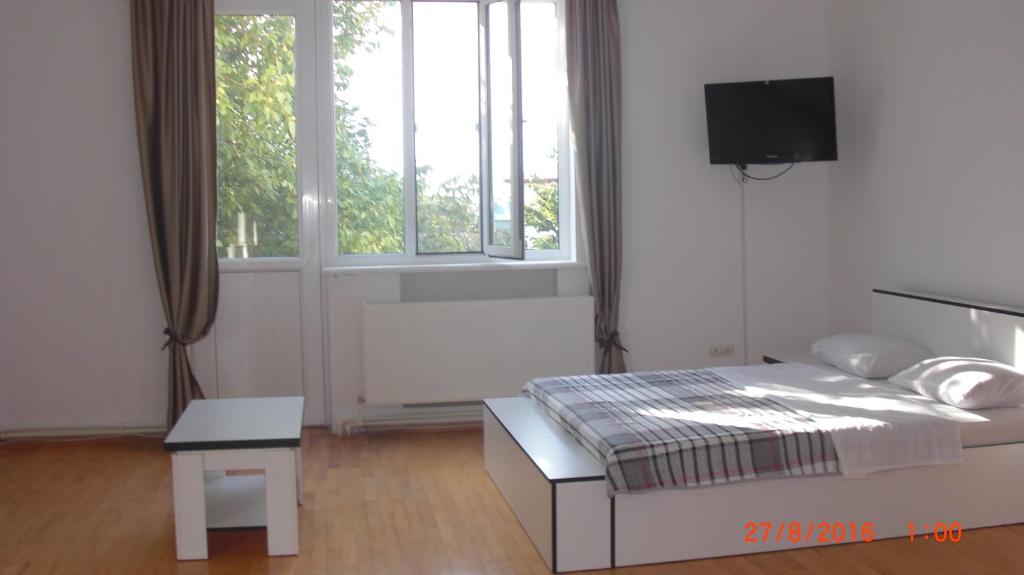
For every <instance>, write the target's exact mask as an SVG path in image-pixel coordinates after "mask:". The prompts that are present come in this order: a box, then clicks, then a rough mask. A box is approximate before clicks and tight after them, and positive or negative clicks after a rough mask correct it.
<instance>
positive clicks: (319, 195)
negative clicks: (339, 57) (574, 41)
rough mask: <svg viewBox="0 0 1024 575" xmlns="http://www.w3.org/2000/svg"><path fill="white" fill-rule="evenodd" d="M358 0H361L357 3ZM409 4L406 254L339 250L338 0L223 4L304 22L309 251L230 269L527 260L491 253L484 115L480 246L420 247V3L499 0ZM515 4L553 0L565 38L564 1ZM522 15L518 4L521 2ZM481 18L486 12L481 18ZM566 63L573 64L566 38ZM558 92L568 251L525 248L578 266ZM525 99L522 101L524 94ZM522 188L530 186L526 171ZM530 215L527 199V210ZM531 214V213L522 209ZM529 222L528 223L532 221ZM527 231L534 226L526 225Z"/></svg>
mask: <svg viewBox="0 0 1024 575" xmlns="http://www.w3.org/2000/svg"><path fill="white" fill-rule="evenodd" d="M347 1H358V0H347ZM397 1H399V2H400V4H401V7H402V23H403V28H402V55H403V67H402V76H403V79H402V83H403V150H404V166H403V184H402V185H403V206H404V211H405V213H404V216H405V217H404V226H403V232H404V240H405V241H404V244H405V251H404V253H400V254H340V253H339V250H338V247H339V246H338V211H337V210H338V200H337V181H336V177H337V166H336V156H335V141H334V138H335V117H334V103H335V102H334V97H335V95H334V61H333V40H334V39H333V30H332V26H333V0H216V3H215V7H214V11H215V15H216V16H222V15H285V16H292V17H294V18H295V47H294V50H295V118H296V135H295V162H296V202H297V204H298V205H297V211H298V218H297V222H296V233H297V234H298V247H299V253H298V255H297V256H279V257H252V258H237V257H236V258H227V257H224V258H219V264H220V270H221V271H222V272H249V271H299V270H302V269H304V268H305V267H306V266H307V265H308V264H310V263H311V262H312V261H313V260H317V259H318V260H319V263H320V264H321V265H320V266H319V267H321V268H323V269H358V268H380V267H391V266H394V267H420V266H422V267H423V269H427V268H433V267H436V266H442V267H443V266H448V265H453V266H457V267H466V266H469V267H473V266H476V265H480V266H483V267H494V266H502V265H513V266H514V265H517V264H518V263H520V262H517V261H508V260H503V259H501V256H499V255H497V254H495V255H494V256H491V255H487V253H485V252H484V249H485V248H486V244H487V241H488V240H489V230H488V229H487V226H488V225H489V213H490V202H489V201H488V199H489V198H486V197H485V195H486V194H488V193H489V189H487V188H485V185H484V174H485V172H484V170H485V167H484V162H485V152H484V149H483V146H484V140H483V137H484V117H483V110H481V116H480V125H481V129H480V138H481V149H480V164H481V166H480V181H481V191H480V194H481V198H480V233H481V238H480V239H481V248H482V250H481V251H480V252H468V253H445V254H428V253H422V254H421V253H417V247H418V246H417V243H418V230H417V223H418V217H417V213H416V204H417V202H416V196H417V194H416V161H415V109H414V105H415V100H414V93H413V87H414V81H415V77H414V73H415V70H414V64H413V65H407V63H410V62H413V42H412V40H413V38H412V34H413V21H412V16H413V10H412V5H413V2H467V3H471V4H477V5H478V6H479V7H480V9H479V11H478V14H482V13H483V10H485V9H486V6H487V5H489V4H491V3H493V2H495V1H497V0H397ZM511 1H512V3H513V4H515V5H518V4H520V3H531V2H544V3H553V4H554V6H555V13H556V16H557V19H558V23H557V26H558V31H559V34H560V36H561V37H564V35H565V5H564V1H563V0H511ZM517 11H518V8H517ZM479 22H480V19H479V16H478V23H479ZM514 55H515V56H514V57H515V62H514V69H515V70H516V74H517V76H519V75H520V74H521V62H520V58H519V50H518V48H517V49H516V50H515V52H514ZM486 56H487V55H486V53H485V52H478V58H479V62H480V65H481V67H483V66H485V65H487V64H488V62H487V57H486ZM556 62H557V64H558V66H559V68H560V69H561V70H563V71H564V70H565V43H564V42H560V43H559V48H558V51H557V53H556ZM564 88H565V89H563V90H558V93H557V94H556V96H557V97H558V98H559V100H560V103H559V110H560V112H559V116H558V132H559V134H558V205H559V209H558V230H559V248H558V249H552V250H530V249H525V238H521V239H522V240H523V241H522V242H520V243H521V244H522V245H523V246H524V257H523V263H526V264H530V263H531V262H532V264H534V265H535V264H541V265H543V264H545V263H548V264H552V265H554V264H570V265H571V264H576V263H577V262H578V251H577V250H578V247H577V246H578V239H577V233H578V231H577V226H576V225H575V224H576V213H577V212H576V210H577V206H576V201H575V193H574V192H575V182H574V174H573V170H572V166H573V159H572V154H573V151H572V147H571V138H570V128H569V106H568V85H567V80H566V85H565V86H564ZM518 92H519V93H517V94H515V98H516V99H519V98H521V90H519V91H518ZM520 106H521V104H519V103H518V102H517V119H518V121H519V125H520V126H521V125H522V113H521V109H519V108H520ZM518 155H519V162H518V166H519V170H520V171H521V169H522V138H521V137H520V139H519V146H518ZM520 181H521V182H523V185H520V186H519V193H520V194H522V193H523V190H524V189H525V175H521V177H520ZM523 208H524V210H523V211H524V212H525V205H524V206H523ZM522 215H523V217H524V219H525V213H523V214H522ZM524 226H525V221H524ZM524 229H525V228H524Z"/></svg>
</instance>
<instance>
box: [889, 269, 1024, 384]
mask: <svg viewBox="0 0 1024 575" xmlns="http://www.w3.org/2000/svg"><path fill="white" fill-rule="evenodd" d="M872 300H873V301H872V318H871V323H872V328H873V331H874V332H875V333H878V334H882V335H891V336H894V337H899V338H902V339H905V340H908V341H911V342H914V343H916V344H918V345H920V346H922V347H924V348H925V349H927V350H929V351H931V352H932V353H935V354H936V355H956V356H965V357H983V358H986V359H993V360H996V361H1000V362H1003V363H1007V364H1010V365H1012V366H1014V367H1017V368H1018V369H1024V309H1018V308H1011V307H1003V306H998V305H990V304H985V303H981V302H976V301H969V300H962V299H954V298H947V297H942V296H936V295H929V294H923V293H916V292H897V291H889V290H881V289H876V290H874V294H873V295H872Z"/></svg>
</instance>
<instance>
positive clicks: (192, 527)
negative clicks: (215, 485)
mask: <svg viewBox="0 0 1024 575" xmlns="http://www.w3.org/2000/svg"><path fill="white" fill-rule="evenodd" d="M171 468H172V472H171V473H172V477H173V481H174V536H175V540H176V543H177V551H178V559H179V560H185V559H206V558H207V548H206V493H205V483H204V478H203V456H202V454H200V453H175V454H174V455H172V456H171Z"/></svg>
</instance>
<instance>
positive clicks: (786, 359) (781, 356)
mask: <svg viewBox="0 0 1024 575" xmlns="http://www.w3.org/2000/svg"><path fill="white" fill-rule="evenodd" d="M762 359H763V360H764V362H765V363H805V364H807V365H816V366H824V365H825V362H823V361H821V360H820V359H818V358H817V357H814V354H812V353H811V352H809V351H807V352H804V353H770V354H765V355H764V356H763V357H762Z"/></svg>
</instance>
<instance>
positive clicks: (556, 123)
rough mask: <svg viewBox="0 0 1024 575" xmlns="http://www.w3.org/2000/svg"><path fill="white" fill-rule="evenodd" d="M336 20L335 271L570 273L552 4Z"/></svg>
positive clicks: (418, 7) (359, 0) (441, 5)
mask: <svg viewBox="0 0 1024 575" xmlns="http://www.w3.org/2000/svg"><path fill="white" fill-rule="evenodd" d="M332 8H333V12H332V15H333V22H332V38H333V53H332V64H333V71H334V114H335V122H334V125H335V140H336V142H335V145H336V150H337V153H336V154H335V159H336V162H337V165H336V170H335V172H336V178H335V182H334V185H335V186H336V190H337V193H336V198H337V218H336V221H335V222H333V224H334V225H335V226H336V230H335V232H336V234H337V244H336V246H337V251H336V253H337V254H338V261H340V262H341V263H342V264H343V265H344V264H359V263H364V264H378V263H388V262H393V263H415V262H418V261H421V260H428V261H437V260H438V256H441V255H447V256H451V255H453V254H462V255H472V254H476V256H477V257H483V255H484V254H486V255H491V256H496V257H511V258H517V259H522V258H523V257H524V249H525V250H526V251H527V252H530V253H529V254H528V256H529V257H530V258H531V259H533V258H547V259H568V257H569V250H568V245H569V244H570V242H568V241H566V239H567V238H565V237H564V235H565V234H563V230H566V229H568V228H569V225H568V224H569V217H568V215H569V211H570V210H569V209H568V207H569V205H568V204H569V200H568V196H569V194H568V191H569V189H568V172H569V162H568V128H567V123H566V119H565V116H566V98H565V93H566V81H565V74H564V65H563V58H562V56H561V54H562V42H561V41H560V40H559V38H560V32H559V14H558V9H559V6H558V5H557V4H556V2H554V1H552V0H548V1H528V0H521V1H520V0H480V1H479V2H473V1H464V0H463V1H447V2H446V1H437V0H432V1H416V0H391V1H380V0H377V1H374V0H334V1H333V3H332ZM523 39H525V40H523ZM446 261H447V260H446Z"/></svg>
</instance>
